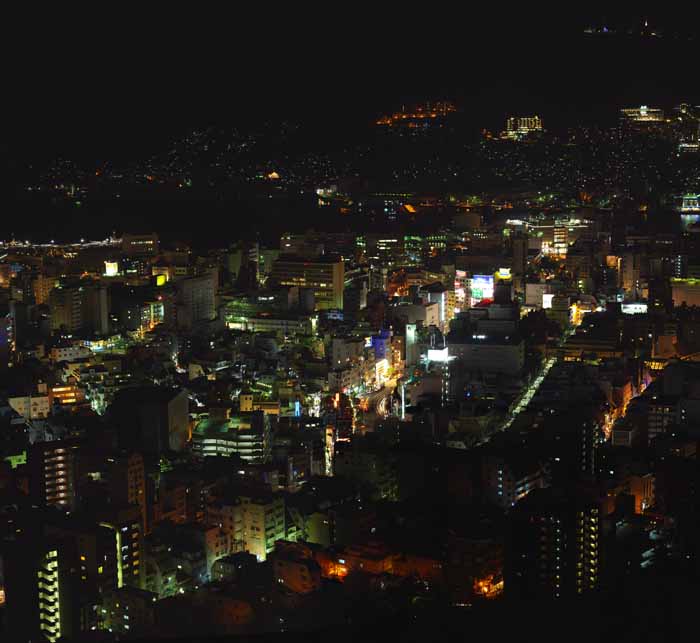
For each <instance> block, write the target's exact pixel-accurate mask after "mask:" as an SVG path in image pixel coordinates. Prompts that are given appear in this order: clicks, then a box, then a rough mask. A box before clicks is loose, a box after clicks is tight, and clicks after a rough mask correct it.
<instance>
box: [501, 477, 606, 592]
mask: <svg viewBox="0 0 700 643" xmlns="http://www.w3.org/2000/svg"><path fill="white" fill-rule="evenodd" d="M603 521H604V506H603V503H602V502H601V501H599V500H598V499H597V498H596V497H595V496H593V495H591V496H589V495H587V494H586V493H585V492H576V493H574V494H570V493H565V492H563V491H562V490H561V489H559V488H554V487H550V488H547V489H536V490H534V491H532V492H531V493H529V494H528V495H527V496H526V497H525V498H524V499H523V500H521V501H520V502H518V503H517V504H516V505H515V507H514V509H513V511H512V512H511V515H510V529H509V530H506V532H507V533H508V536H509V538H508V542H507V545H506V564H505V569H504V571H505V592H506V595H507V596H511V597H514V598H527V599H535V598H560V597H565V596H580V595H583V594H589V593H591V592H596V591H597V590H598V589H599V587H600V583H601V572H602V568H603V556H604V554H603V552H602V549H603V546H604V538H603V532H604V524H603Z"/></svg>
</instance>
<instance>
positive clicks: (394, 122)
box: [376, 101, 457, 129]
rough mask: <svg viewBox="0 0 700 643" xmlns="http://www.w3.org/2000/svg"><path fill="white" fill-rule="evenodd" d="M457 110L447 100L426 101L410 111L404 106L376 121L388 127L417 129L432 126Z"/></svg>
mask: <svg viewBox="0 0 700 643" xmlns="http://www.w3.org/2000/svg"><path fill="white" fill-rule="evenodd" d="M456 111H457V108H456V107H455V106H454V105H453V104H452V103H450V102H447V101H440V102H435V103H426V104H423V105H416V106H415V107H413V108H411V109H409V110H408V111H407V110H406V108H405V107H404V108H402V109H401V111H400V112H394V113H393V114H389V115H387V116H382V117H381V118H379V119H378V120H377V121H376V124H377V125H379V126H381V127H388V128H392V127H399V128H407V129H417V128H423V127H427V126H430V125H431V124H440V123H442V121H443V120H444V119H445V117H447V116H449V115H450V114H452V113H453V112H456Z"/></svg>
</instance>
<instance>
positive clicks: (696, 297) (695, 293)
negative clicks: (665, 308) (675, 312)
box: [671, 279, 700, 306]
mask: <svg viewBox="0 0 700 643" xmlns="http://www.w3.org/2000/svg"><path fill="white" fill-rule="evenodd" d="M671 292H672V294H671V297H672V298H673V304H674V306H680V305H682V304H684V303H685V304H686V305H688V306H700V279H671Z"/></svg>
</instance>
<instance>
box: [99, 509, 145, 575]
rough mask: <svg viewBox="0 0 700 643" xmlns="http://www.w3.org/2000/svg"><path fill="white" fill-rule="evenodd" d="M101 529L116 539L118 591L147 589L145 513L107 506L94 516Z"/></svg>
mask: <svg viewBox="0 0 700 643" xmlns="http://www.w3.org/2000/svg"><path fill="white" fill-rule="evenodd" d="M94 514H95V518H96V519H97V520H98V521H99V524H100V526H102V527H106V528H107V529H109V530H111V532H112V533H113V534H114V537H115V539H116V544H115V551H116V552H117V560H116V573H117V588H121V587H125V586H129V587H139V588H143V586H144V582H145V579H144V574H145V572H144V571H143V570H142V568H141V565H142V564H143V562H142V559H143V555H142V552H143V529H142V528H141V512H140V509H139V507H138V506H136V505H119V504H116V503H114V504H107V505H104V506H102V507H98V508H97V509H96V511H95V512H94Z"/></svg>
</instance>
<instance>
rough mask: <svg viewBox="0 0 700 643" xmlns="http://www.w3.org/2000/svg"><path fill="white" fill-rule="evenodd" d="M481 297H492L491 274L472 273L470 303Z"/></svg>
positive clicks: (477, 301)
mask: <svg viewBox="0 0 700 643" xmlns="http://www.w3.org/2000/svg"><path fill="white" fill-rule="evenodd" d="M482 299H493V275H474V276H473V277H472V283H471V301H470V303H471V305H472V306H476V304H478V303H479V302H480V301H481V300H482Z"/></svg>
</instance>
